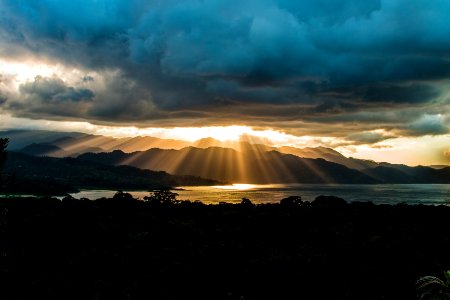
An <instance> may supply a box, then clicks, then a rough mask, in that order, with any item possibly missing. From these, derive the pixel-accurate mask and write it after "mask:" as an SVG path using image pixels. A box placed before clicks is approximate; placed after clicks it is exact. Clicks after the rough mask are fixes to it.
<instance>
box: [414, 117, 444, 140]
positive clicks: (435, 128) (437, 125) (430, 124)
mask: <svg viewBox="0 0 450 300" xmlns="http://www.w3.org/2000/svg"><path fill="white" fill-rule="evenodd" d="M449 127H450V122H449V120H448V119H446V118H445V117H443V116H441V115H423V116H422V117H421V118H420V119H418V120H417V121H415V122H413V123H411V124H410V125H409V126H408V128H407V130H408V131H409V132H410V134H411V135H427V134H429V135H439V134H445V133H448V132H449Z"/></svg>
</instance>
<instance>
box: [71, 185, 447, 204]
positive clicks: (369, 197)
mask: <svg viewBox="0 0 450 300" xmlns="http://www.w3.org/2000/svg"><path fill="white" fill-rule="evenodd" d="M115 192H116V191H112V190H84V191H81V192H79V193H75V194H72V196H73V197H75V198H83V197H85V198H89V199H98V198H101V197H112V196H113V195H114V194H115ZM174 192H176V193H178V194H179V196H178V199H179V200H191V201H195V200H199V201H202V202H203V203H205V204H217V203H219V202H229V203H239V202H240V201H241V200H242V198H248V199H250V200H251V201H252V202H253V203H255V204H258V203H276V202H279V201H280V200H281V199H283V198H285V197H288V196H301V197H302V199H303V200H305V201H313V200H314V199H315V198H316V197H317V196H320V195H328V196H337V197H341V198H343V199H345V200H347V201H348V202H353V201H365V202H367V201H371V202H373V203H375V204H398V203H402V202H404V203H407V204H425V205H450V184H377V185H373V184H234V185H228V186H196V187H191V186H190V187H178V188H177V189H176V190H175V191H174ZM130 193H131V194H132V195H133V196H134V197H136V198H140V199H142V198H143V197H145V196H148V195H149V194H150V192H148V191H131V192H130Z"/></svg>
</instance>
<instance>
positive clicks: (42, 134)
mask: <svg viewBox="0 0 450 300" xmlns="http://www.w3.org/2000/svg"><path fill="white" fill-rule="evenodd" d="M0 136H3V137H8V138H10V140H11V144H10V147H9V150H13V151H17V152H22V153H26V154H28V155H33V156H51V157H78V159H79V160H80V161H84V162H91V163H96V164H97V163H100V164H104V165H112V166H120V165H128V166H133V167H136V168H140V169H147V170H155V171H164V172H168V173H170V174H176V175H193V176H199V177H202V178H211V179H214V180H219V181H223V182H233V183H237V182H247V183H291V182H299V183H450V167H448V166H432V167H426V166H418V167H410V166H406V165H401V164H390V163H383V162H382V163H379V162H374V161H371V160H363V159H356V158H352V157H345V156H344V155H342V154H341V153H339V152H338V151H335V150H334V149H330V148H326V147H314V148H313V147H306V148H296V147H287V146H284V147H273V146H270V145H265V144H260V143H252V142H251V139H246V140H241V141H226V142H222V141H219V140H216V139H213V138H205V139H200V140H197V141H195V142H187V141H181V140H166V139H160V138H155V137H147V136H138V137H133V138H113V137H106V136H100V135H89V134H83V133H61V132H47V131H27V130H20V131H18V130H11V131H3V132H0Z"/></svg>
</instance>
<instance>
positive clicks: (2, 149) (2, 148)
mask: <svg viewBox="0 0 450 300" xmlns="http://www.w3.org/2000/svg"><path fill="white" fill-rule="evenodd" d="M8 143H9V139H7V138H0V187H1V186H3V176H2V172H1V171H2V168H3V165H4V163H5V161H6V155H7V153H6V147H8Z"/></svg>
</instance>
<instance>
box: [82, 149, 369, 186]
mask: <svg viewBox="0 0 450 300" xmlns="http://www.w3.org/2000/svg"><path fill="white" fill-rule="evenodd" d="M79 159H81V160H86V161H93V162H98V163H104V164H107V165H130V166H134V167H138V168H142V169H149V170H162V171H166V172H169V173H171V174H180V175H184V174H190V175H195V176H200V177H203V178H213V179H216V180H220V181H227V182H235V183H236V182H252V183H277V182H278V183H294V182H295V183H297V182H298V183H376V182H377V180H375V179H373V178H371V177H369V176H368V175H366V174H364V173H361V172H359V171H357V170H352V169H349V168H347V167H345V166H342V165H339V164H336V163H332V162H328V161H326V160H324V159H305V158H299V157H297V156H295V155H289V154H282V153H279V152H276V151H266V152H264V151H246V152H238V151H236V150H234V149H229V148H218V147H210V148H207V149H200V148H195V147H187V148H183V149H181V150H164V149H150V150H148V151H143V152H134V153H124V152H122V151H113V152H110V153H97V154H94V153H86V154H83V155H81V156H79Z"/></svg>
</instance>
